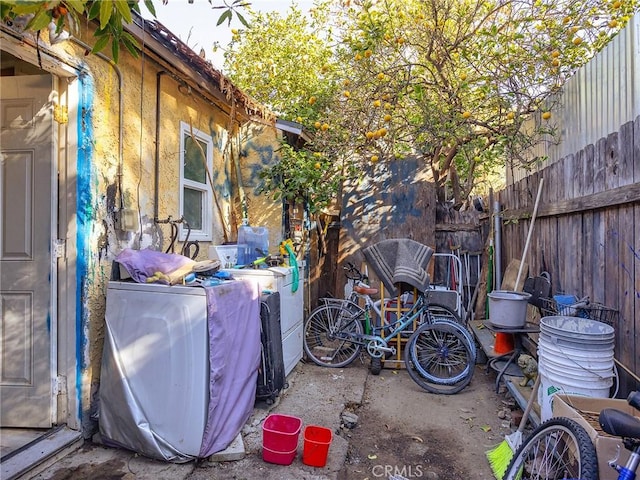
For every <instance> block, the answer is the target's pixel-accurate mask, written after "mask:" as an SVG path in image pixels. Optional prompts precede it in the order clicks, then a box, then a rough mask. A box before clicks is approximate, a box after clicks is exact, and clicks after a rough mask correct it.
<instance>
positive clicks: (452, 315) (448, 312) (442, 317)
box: [426, 302, 478, 364]
mask: <svg viewBox="0 0 640 480" xmlns="http://www.w3.org/2000/svg"><path fill="white" fill-rule="evenodd" d="M426 308H427V310H428V311H429V318H430V321H431V323H435V322H440V323H453V324H455V325H457V326H458V327H459V328H460V332H461V333H462V334H463V335H464V336H465V337H466V338H467V341H468V342H469V347H470V348H471V353H472V354H473V363H474V364H475V362H476V359H477V358H478V348H477V346H476V339H475V338H474V336H473V334H472V333H471V332H470V331H469V329H468V328H467V327H466V326H465V324H464V322H463V321H462V319H461V318H460V315H458V314H457V313H456V311H455V310H452V309H451V308H450V307H448V306H446V305H442V304H440V303H438V302H431V303H429V304H428V305H427V307H426Z"/></svg>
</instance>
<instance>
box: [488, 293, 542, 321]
mask: <svg viewBox="0 0 640 480" xmlns="http://www.w3.org/2000/svg"><path fill="white" fill-rule="evenodd" d="M488 297H489V321H490V322H491V323H492V324H493V325H495V326H497V327H503V328H521V327H524V325H525V324H526V323H527V305H528V304H529V299H530V298H531V294H529V293H526V292H510V291H508V290H494V291H493V292H491V293H490V294H489V295H488Z"/></svg>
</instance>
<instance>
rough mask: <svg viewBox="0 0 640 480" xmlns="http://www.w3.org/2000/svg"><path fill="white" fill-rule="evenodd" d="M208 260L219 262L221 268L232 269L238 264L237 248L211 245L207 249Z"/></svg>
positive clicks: (234, 246) (235, 246)
mask: <svg viewBox="0 0 640 480" xmlns="http://www.w3.org/2000/svg"><path fill="white" fill-rule="evenodd" d="M209 259H211V260H220V263H221V268H233V267H235V266H236V263H238V246H237V245H212V246H211V247H209Z"/></svg>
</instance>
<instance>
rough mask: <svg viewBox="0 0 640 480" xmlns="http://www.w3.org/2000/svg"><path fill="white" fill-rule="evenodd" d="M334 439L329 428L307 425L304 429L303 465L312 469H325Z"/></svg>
mask: <svg viewBox="0 0 640 480" xmlns="http://www.w3.org/2000/svg"><path fill="white" fill-rule="evenodd" d="M332 438H333V433H332V432H331V430H329V429H328V428H325V427H318V426H316V425H307V426H306V427H305V429H304V446H303V450H302V463H304V464H305V465H309V466H311V467H324V466H325V465H326V464H327V458H328V456H329V447H330V446H331V439H332Z"/></svg>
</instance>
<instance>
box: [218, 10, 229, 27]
mask: <svg viewBox="0 0 640 480" xmlns="http://www.w3.org/2000/svg"><path fill="white" fill-rule="evenodd" d="M225 20H227V21H228V22H229V23H231V10H226V11H225V12H224V13H223V14H222V15H220V18H219V19H218V23H216V27H217V26H219V25H220V24H221V23H223V22H224V21H225Z"/></svg>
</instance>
